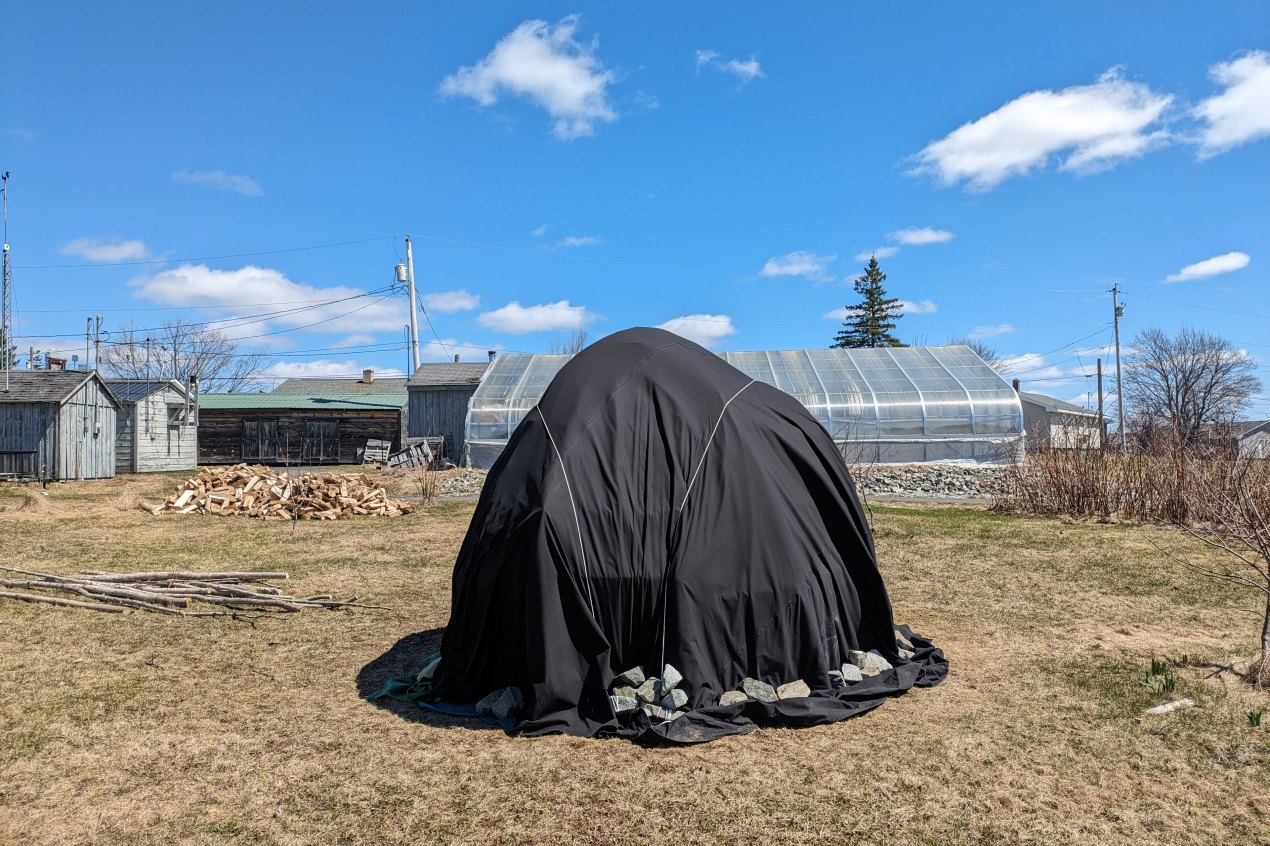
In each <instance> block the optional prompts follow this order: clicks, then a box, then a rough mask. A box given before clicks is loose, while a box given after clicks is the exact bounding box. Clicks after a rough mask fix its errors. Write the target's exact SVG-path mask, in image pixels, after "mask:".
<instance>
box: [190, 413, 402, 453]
mask: <svg viewBox="0 0 1270 846" xmlns="http://www.w3.org/2000/svg"><path fill="white" fill-rule="evenodd" d="M319 420H337V421H339V439H338V445H337V457H336V458H332V459H329V460H326V461H319V460H315V459H314V458H313V454H312V445H311V444H308V443H306V442H305V436H304V432H305V422H306V421H319ZM247 421H258V422H266V423H269V422H276V423H277V431H278V434H277V441H276V444H275V447H276V451H277V458H275V459H272V460H270V461H268V462H266V463H269V464H293V465H307V464H336V463H338V464H356V463H357V462H359V461H361V453H362V450H364V449H365V447H366V441H367V440H369V439H371V438H376V439H379V440H385V441H391V442H392V448H393V449H394V450H397V449H400V447H401V412H400V411H398V410H396V409H376V410H373V411H372V410H365V409H357V410H339V409H332V410H312V411H311V410H307V409H306V410H292V409H220V408H201V409H199V421H198V460H199V463H200V464H237V463H238V462H240V461H256V460H257V459H255V458H250V459H249V458H245V457H244V455H243V423H244V422H247Z"/></svg>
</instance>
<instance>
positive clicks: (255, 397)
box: [198, 391, 407, 411]
mask: <svg viewBox="0 0 1270 846" xmlns="http://www.w3.org/2000/svg"><path fill="white" fill-rule="evenodd" d="M406 402H407V397H406V392H405V391H402V392H401V393H399V394H375V395H372V396H349V395H347V394H322V395H318V396H310V395H307V394H203V395H202V396H200V397H199V398H198V405H199V408H203V409H208V410H212V409H231V410H232V409H270V408H273V409H279V410H287V409H290V410H298V409H304V410H308V411H321V410H324V409H326V410H330V411H356V410H358V409H361V410H363V411H382V410H384V409H393V410H399V409H400V408H401V407H402V406H404V405H405V404H406Z"/></svg>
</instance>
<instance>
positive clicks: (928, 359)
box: [467, 346, 1023, 467]
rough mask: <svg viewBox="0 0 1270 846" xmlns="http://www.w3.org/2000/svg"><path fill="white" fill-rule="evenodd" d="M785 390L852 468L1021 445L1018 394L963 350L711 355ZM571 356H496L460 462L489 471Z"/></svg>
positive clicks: (1008, 451) (979, 459)
mask: <svg viewBox="0 0 1270 846" xmlns="http://www.w3.org/2000/svg"><path fill="white" fill-rule="evenodd" d="M718 355H719V356H720V357H721V358H723V359H724V360H726V361H727V362H728V363H729V364H731V365H732V366H733V367H735V368H737V369H738V370H741V371H742V372H744V373H747V374H749V376H750V377H752V378H753V379H755V380H757V381H760V382H766V383H767V384H769V385H772V386H774V387H777V388H779V389H781V390H782V391H785V392H786V393H788V394H790V395H792V396H793V397H794V398H796V399H797V400H798V401H799V402H801V403H802V404H803V405H804V406H806V408H807V410H808V411H809V412H811V414H812V416H813V417H815V418H816V419H817V420H818V421H820V424H821V425H822V426H824V427H825V428H826V429H827V430H828V431H829V433H830V435H831V436H832V437H833V439H834V441H835V442H837V444H838V448H839V449H840V450H841V451H842V454H843V457H844V458H846V459H847V461H848V462H850V463H852V464H873V463H877V464H909V463H918V462H973V463H1000V462H1004V461H1009V460H1011V459H1013V458H1016V457H1018V456H1019V454H1020V452H1021V450H1022V449H1023V412H1022V409H1021V408H1020V405H1019V398H1018V395H1017V394H1015V392H1014V390H1013V389H1012V388H1011V387H1010V385H1009V384H1008V383H1007V382H1006V381H1005V380H1004V379H1002V378H1001V377H1000V376H999V375H998V374H997V373H996V372H995V371H993V369H992V368H991V367H989V366H988V365H987V364H986V363H985V362H984V361H983V360H982V359H981V358H979V356H977V355H975V353H974V352H973V351H972V350H971V349H970V348H969V347H965V346H949V347H893V348H878V349H850V350H844V349H823V350H771V351H758V352H723V353H719V354H718ZM570 358H571V356H568V355H530V354H504V355H503V356H500V357H499V358H498V360H496V361H495V362H494V364H493V365H491V366H490V368H489V370H487V371H486V372H485V376H484V378H483V379H482V380H481V384H480V386H479V387H478V388H477V389H476V393H475V394H474V395H473V397H472V401H471V404H470V405H469V406H468V416H467V443H468V460H469V462H470V464H471V466H473V467H490V466H491V465H493V463H494V461H495V460H496V459H497V458H498V456H499V454H501V453H502V451H503V448H504V447H505V446H506V445H507V440H508V438H510V437H511V434H512V432H514V431H515V430H516V427H517V426H518V425H519V424H520V421H521V420H522V419H523V418H524V416H525V415H526V414H527V413H528V412H529V411H531V410H532V409H533V408H534V406H535V405H537V404H538V400H539V399H541V398H542V395H543V393H544V392H545V391H546V390H547V386H548V385H550V384H551V380H552V379H553V378H554V377H555V375H556V373H557V372H558V371H559V370H560V368H561V367H563V366H564V365H565V363H566V362H567V361H569V359H570Z"/></svg>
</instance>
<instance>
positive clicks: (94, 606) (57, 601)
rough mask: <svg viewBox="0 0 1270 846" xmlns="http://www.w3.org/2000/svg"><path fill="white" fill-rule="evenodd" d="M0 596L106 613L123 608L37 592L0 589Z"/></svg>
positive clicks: (117, 611)
mask: <svg viewBox="0 0 1270 846" xmlns="http://www.w3.org/2000/svg"><path fill="white" fill-rule="evenodd" d="M0 597H4V598H5V599H20V600H22V601H23V602H43V603H45V604H46V605H64V606H66V607H68V608H87V609H88V610H90V611H106V612H108V613H113V614H118V613H122V612H123V609H122V608H120V607H119V606H118V605H101V604H99V603H96V602H80V601H79V600H76V599H62V598H60V597H56V596H43V595H41V594H38V593H16V592H14V591H10V590H0Z"/></svg>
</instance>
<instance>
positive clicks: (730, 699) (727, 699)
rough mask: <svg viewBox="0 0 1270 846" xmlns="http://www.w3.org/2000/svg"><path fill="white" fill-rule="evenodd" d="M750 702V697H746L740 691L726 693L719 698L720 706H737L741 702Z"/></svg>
mask: <svg viewBox="0 0 1270 846" xmlns="http://www.w3.org/2000/svg"><path fill="white" fill-rule="evenodd" d="M748 701H750V697H748V696H746V695H745V694H744V693H742V692H741V691H739V690H728V691H724V693H723V695H722V696H720V697H719V704H720V705H736V704H737V703H739V702H748Z"/></svg>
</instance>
